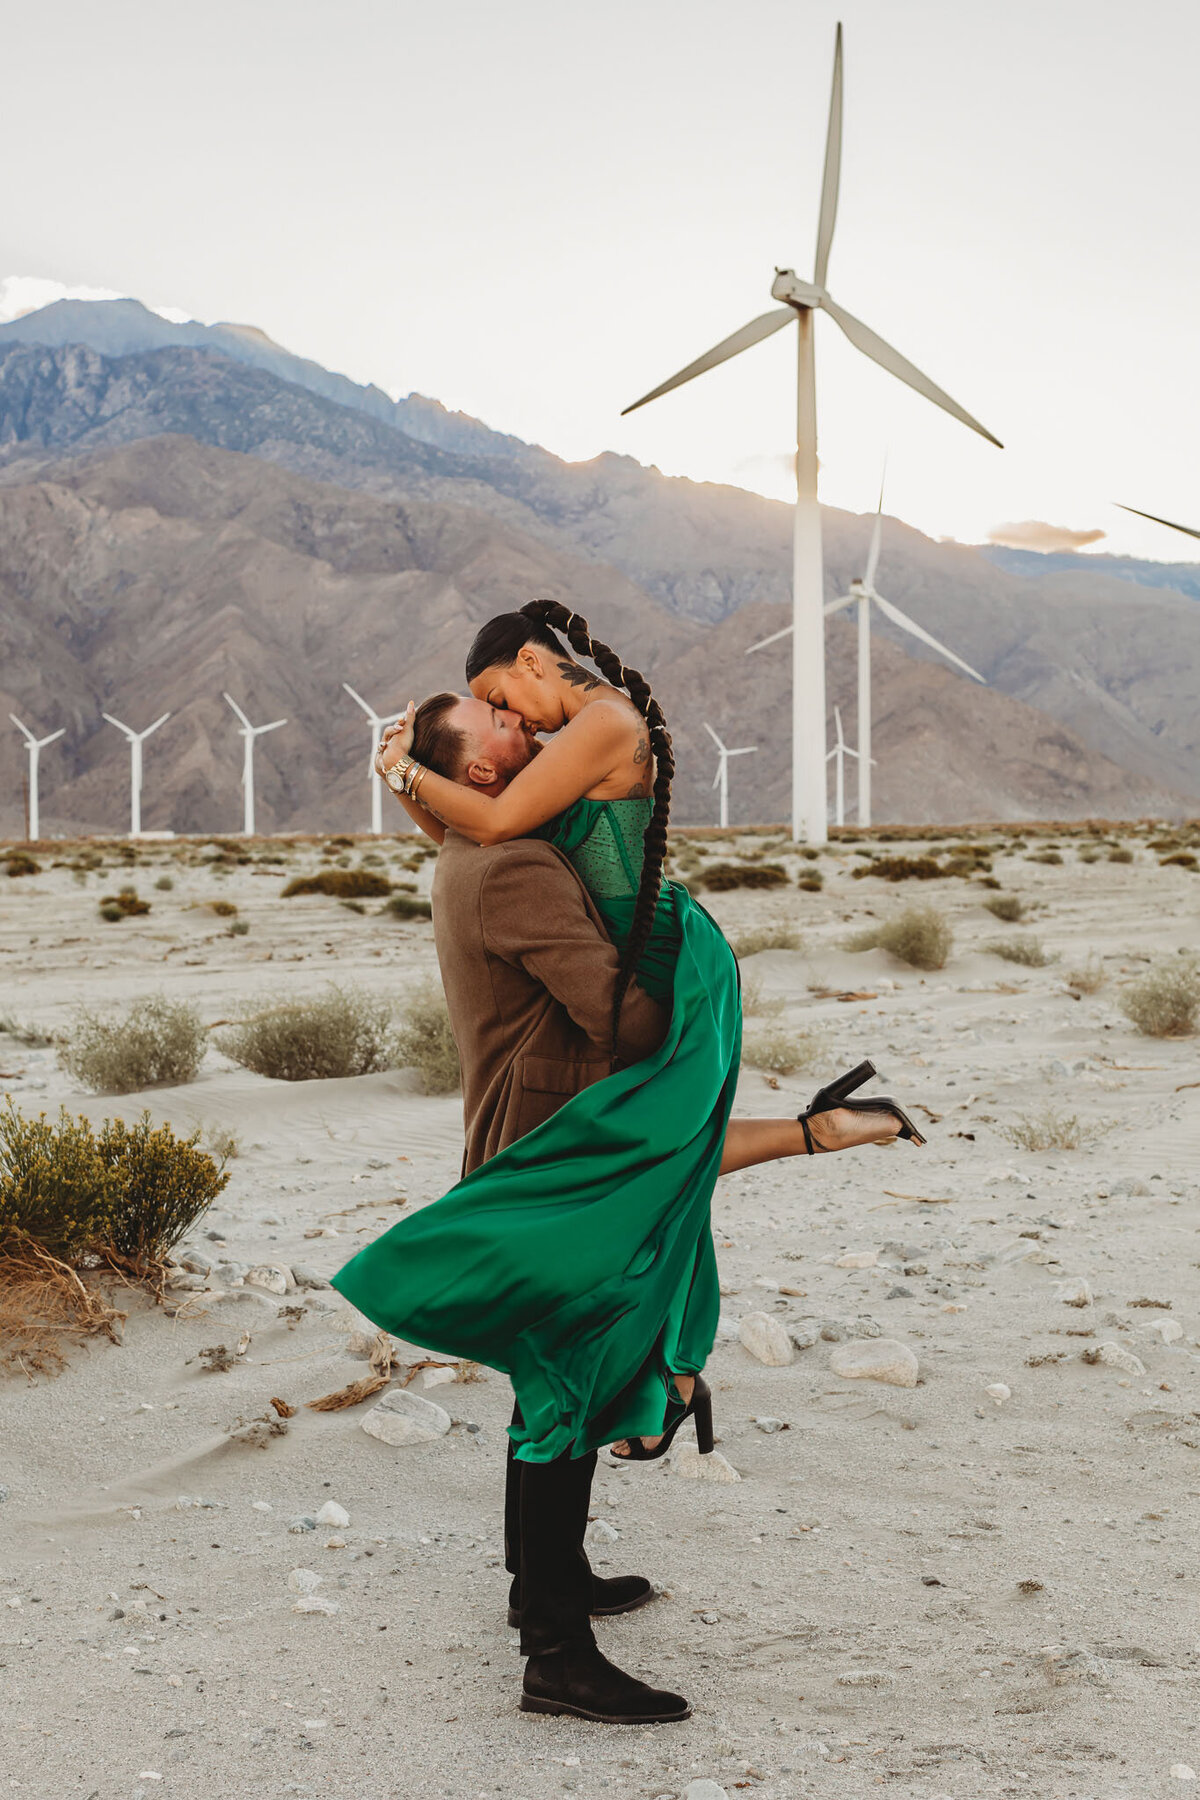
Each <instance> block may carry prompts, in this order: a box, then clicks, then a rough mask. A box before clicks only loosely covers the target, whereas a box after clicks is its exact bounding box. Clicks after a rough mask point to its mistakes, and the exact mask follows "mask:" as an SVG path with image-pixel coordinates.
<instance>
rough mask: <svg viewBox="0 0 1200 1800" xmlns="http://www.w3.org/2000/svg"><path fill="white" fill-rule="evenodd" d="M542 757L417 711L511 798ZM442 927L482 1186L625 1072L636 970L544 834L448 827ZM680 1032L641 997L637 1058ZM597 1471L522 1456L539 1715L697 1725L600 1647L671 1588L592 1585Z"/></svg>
mask: <svg viewBox="0 0 1200 1800" xmlns="http://www.w3.org/2000/svg"><path fill="white" fill-rule="evenodd" d="M537 750H538V744H537V742H536V740H535V739H534V738H533V737H532V736H531V735H530V734H529V733H528V732H526V731H525V729H524V726H523V722H522V721H521V719H520V717H519V715H517V714H515V713H507V712H502V711H500V710H498V709H497V708H494V707H491V706H488V705H487V704H485V703H484V702H483V701H481V700H475V699H472V698H471V697H470V696H467V697H463V696H459V695H457V694H438V695H435V696H434V697H433V698H432V699H431V700H426V701H425V702H424V703H423V704H422V705H421V707H419V708H418V711H417V714H416V721H415V736H414V741H413V755H414V756H415V757H416V758H417V759H418V761H420V762H421V763H423V764H424V765H425V766H426V767H427V768H430V769H433V770H434V771H435V772H436V773H437V774H440V775H444V776H446V777H447V778H448V779H449V780H451V781H456V782H461V783H463V784H465V785H467V786H472V787H477V788H479V790H480V791H481V792H483V793H486V794H498V793H500V792H502V790H503V788H504V786H505V784H506V782H508V781H509V780H510V779H511V778H512V776H513V775H515V774H516V773H517V771H518V770H519V769H522V768H524V767H525V765H526V763H527V762H528V761H529V759H530V757H531V756H533V755H535V754H536V753H537ZM433 930H434V941H435V944H436V946H437V954H438V962H439V964H440V966H441V973H442V981H443V984H444V986H445V990H446V1004H447V1006H448V1008H449V1012H450V1023H451V1026H452V1028H453V1031H454V1037H455V1041H456V1043H457V1045H458V1051H459V1059H460V1062H461V1064H462V1077H463V1116H464V1122H465V1128H466V1151H465V1155H464V1158H463V1173H464V1174H466V1173H468V1172H469V1171H470V1170H472V1169H474V1168H477V1167H478V1166H479V1164H480V1163H483V1162H486V1161H487V1159H488V1158H489V1157H492V1156H494V1155H495V1154H496V1153H497V1151H499V1150H502V1149H504V1147H505V1146H506V1145H507V1144H510V1143H512V1142H513V1141H514V1140H515V1139H516V1138H519V1137H522V1136H524V1134H525V1133H526V1132H528V1131H531V1130H532V1129H533V1128H534V1126H536V1125H539V1124H541V1123H542V1121H543V1120H544V1119H548V1118H549V1117H550V1116H551V1114H552V1113H554V1112H556V1111H557V1110H558V1108H559V1107H560V1106H562V1105H563V1104H564V1102H565V1101H566V1100H568V1099H569V1098H570V1097H571V1095H572V1094H576V1093H579V1092H580V1091H581V1090H582V1089H583V1088H585V1087H587V1086H589V1085H590V1083H592V1082H593V1081H599V1080H601V1079H602V1078H603V1077H604V1076H605V1075H607V1074H608V1073H609V1070H610V1066H611V1065H610V1061H609V1031H610V1021H611V1017H612V1001H613V989H614V983H615V980H616V975H617V962H618V958H617V952H616V950H615V949H614V948H613V945H612V943H611V942H610V941H609V939H608V937H607V936H606V935H605V932H604V927H603V925H602V924H601V922H600V917H599V915H598V913H597V912H596V910H595V908H594V907H593V905H592V902H591V900H590V899H589V898H588V895H587V893H586V891H585V889H584V887H583V885H582V883H581V882H580V880H579V878H578V876H577V875H576V874H575V871H574V870H573V869H572V867H571V865H570V863H569V862H568V861H567V859H566V857H564V856H563V855H562V854H561V853H560V852H559V851H558V850H555V849H554V848H553V847H552V846H551V845H549V844H545V843H542V842H540V841H539V840H536V839H533V838H518V839H514V840H512V841H511V842H508V843H503V844H495V845H491V846H488V847H486V848H483V847H481V846H480V845H478V844H473V843H471V842H470V841H469V840H468V839H467V838H464V837H460V836H459V835H458V834H457V833H456V832H454V831H447V832H446V836H445V841H444V843H443V845H442V850H441V853H440V855H439V857H438V864H437V870H436V872H435V875H434V880H433ZM666 1026H667V1019H666V1016H665V1014H664V1013H663V1011H662V1009H661V1008H660V1007H659V1006H658V1005H657V1004H656V1003H655V1002H654V1001H652V1000H651V999H650V998H649V997H648V995H646V994H645V993H643V992H642V990H641V989H640V988H638V987H637V986H636V985H634V986H631V987H630V989H629V992H628V994H627V996H626V999H625V1003H624V1006H623V1007H622V1011H621V1031H620V1037H619V1040H618V1044H617V1053H618V1056H619V1057H620V1059H621V1060H622V1061H624V1062H636V1061H638V1060H640V1058H642V1057H644V1056H647V1055H649V1054H650V1052H651V1051H652V1050H654V1049H655V1048H656V1047H657V1046H658V1044H659V1043H660V1042H661V1040H662V1037H663V1034H664V1032H665V1030H666ZM519 1417H520V1415H519V1412H518V1413H516V1414H515V1415H514V1418H515V1419H516V1420H518V1421H519ZM595 1467H596V1454H595V1452H594V1451H591V1452H589V1453H588V1454H587V1455H585V1456H580V1457H574V1458H573V1457H571V1456H570V1455H569V1454H567V1455H564V1456H560V1457H559V1458H558V1459H557V1460H556V1461H554V1462H550V1463H530V1462H520V1461H518V1460H517V1459H516V1458H515V1457H514V1455H513V1447H512V1444H511V1442H510V1444H509V1447H508V1473H507V1483H506V1490H505V1509H504V1545H505V1566H506V1568H507V1569H508V1571H509V1573H510V1574H511V1576H512V1585H511V1588H510V1590H509V1622H510V1624H514V1625H519V1627H520V1632H521V1653H522V1655H524V1656H526V1657H527V1658H528V1659H529V1660H528V1662H527V1664H526V1668H525V1679H524V1692H523V1695H522V1699H521V1708H522V1710H523V1711H526V1712H550V1713H574V1714H576V1715H577V1716H579V1717H581V1718H585V1719H597V1720H600V1721H602V1722H604V1723H612V1724H647V1723H650V1722H655V1721H663V1720H668V1719H683V1718H687V1717H688V1715H689V1713H690V1710H691V1709H690V1707H689V1706H688V1703H687V1701H686V1700H684V1699H683V1698H682V1697H681V1696H680V1695H678V1694H672V1693H667V1692H664V1691H662V1690H659V1689H655V1688H651V1687H649V1686H647V1685H646V1683H644V1682H641V1681H638V1680H636V1679H635V1678H634V1677H632V1676H630V1675H626V1674H625V1673H624V1672H623V1671H622V1670H621V1669H618V1668H617V1667H616V1666H615V1665H614V1664H613V1663H611V1662H609V1661H608V1659H607V1658H606V1657H604V1656H602V1655H601V1653H600V1651H599V1650H598V1649H597V1647H596V1641H595V1637H594V1636H593V1633H592V1628H591V1624H590V1622H589V1614H591V1615H593V1616H604V1615H607V1614H610V1613H619V1612H629V1611H631V1610H632V1609H633V1608H635V1607H638V1606H641V1605H643V1604H644V1603H645V1602H646V1601H648V1600H650V1599H652V1598H653V1597H654V1590H653V1588H652V1587H651V1585H650V1583H649V1581H648V1580H647V1579H646V1578H645V1577H644V1576H641V1575H624V1576H617V1577H614V1578H612V1579H604V1578H603V1577H600V1576H596V1575H593V1573H592V1571H591V1568H590V1566H589V1564H588V1560H587V1556H586V1554H585V1552H584V1548H583V1535H584V1531H585V1529H586V1526H587V1518H588V1504H589V1499H590V1496H591V1489H592V1477H593V1474H594V1472H595Z"/></svg>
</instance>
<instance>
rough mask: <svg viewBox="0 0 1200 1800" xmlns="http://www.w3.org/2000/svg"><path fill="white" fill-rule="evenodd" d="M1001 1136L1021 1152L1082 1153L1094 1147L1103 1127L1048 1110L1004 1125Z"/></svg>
mask: <svg viewBox="0 0 1200 1800" xmlns="http://www.w3.org/2000/svg"><path fill="white" fill-rule="evenodd" d="M1000 1129H1001V1133H1002V1135H1003V1136H1004V1137H1006V1138H1007V1139H1008V1141H1009V1143H1010V1144H1015V1145H1016V1147H1017V1149H1018V1150H1082V1149H1083V1148H1084V1147H1085V1146H1086V1145H1088V1144H1091V1143H1094V1142H1095V1140H1096V1139H1097V1138H1098V1137H1099V1136H1100V1135H1101V1133H1102V1132H1103V1129H1104V1128H1103V1126H1101V1125H1092V1124H1085V1123H1084V1121H1083V1120H1082V1119H1081V1118H1080V1117H1079V1115H1078V1113H1059V1112H1055V1111H1054V1108H1053V1107H1049V1106H1048V1107H1046V1108H1045V1109H1044V1110H1043V1111H1042V1112H1040V1113H1029V1114H1026V1116H1025V1117H1024V1118H1019V1119H1014V1120H1013V1122H1012V1124H1011V1125H1002V1126H1001V1128H1000Z"/></svg>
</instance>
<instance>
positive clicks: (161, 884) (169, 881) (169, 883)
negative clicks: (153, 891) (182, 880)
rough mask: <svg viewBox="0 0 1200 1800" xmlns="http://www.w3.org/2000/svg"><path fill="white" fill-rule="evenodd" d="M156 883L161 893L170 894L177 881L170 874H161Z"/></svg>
mask: <svg viewBox="0 0 1200 1800" xmlns="http://www.w3.org/2000/svg"><path fill="white" fill-rule="evenodd" d="M154 885H155V887H156V888H157V889H158V891H159V893H160V894H169V893H170V892H171V890H172V888H173V887H174V886H175V881H174V878H173V877H172V876H170V875H160V876H159V878H158V880H157V881H156V882H155V884H154Z"/></svg>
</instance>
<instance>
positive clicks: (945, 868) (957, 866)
mask: <svg viewBox="0 0 1200 1800" xmlns="http://www.w3.org/2000/svg"><path fill="white" fill-rule="evenodd" d="M991 868H992V864H991V860H990V858H988V857H986V856H981V855H980V854H979V852H978V851H976V850H960V851H956V852H955V854H954V855H953V856H948V857H947V858H946V860H945V862H944V863H943V864H942V874H943V875H957V876H958V877H959V878H960V879H962V880H967V879H969V878H970V876H972V875H978V874H979V872H980V871H981V870H982V871H983V873H984V874H985V875H988V874H990V873H991Z"/></svg>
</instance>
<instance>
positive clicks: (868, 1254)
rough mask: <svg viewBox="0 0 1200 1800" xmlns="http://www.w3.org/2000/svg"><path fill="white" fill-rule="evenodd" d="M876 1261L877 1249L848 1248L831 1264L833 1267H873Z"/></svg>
mask: <svg viewBox="0 0 1200 1800" xmlns="http://www.w3.org/2000/svg"><path fill="white" fill-rule="evenodd" d="M878 1261H879V1252H878V1250H848V1251H847V1252H846V1254H845V1256H839V1257H838V1259H837V1261H836V1262H835V1263H834V1265H833V1266H834V1268H835V1269H873V1268H874V1267H875V1264H876V1263H877V1262H878Z"/></svg>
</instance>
